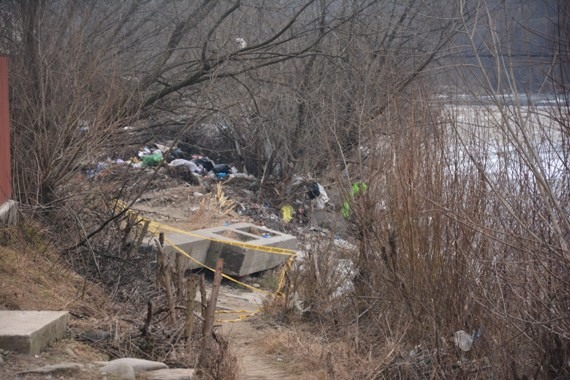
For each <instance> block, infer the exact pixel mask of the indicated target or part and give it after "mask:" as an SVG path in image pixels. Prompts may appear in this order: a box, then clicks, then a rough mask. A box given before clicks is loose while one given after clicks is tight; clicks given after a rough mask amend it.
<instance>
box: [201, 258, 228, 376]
mask: <svg viewBox="0 0 570 380" xmlns="http://www.w3.org/2000/svg"><path fill="white" fill-rule="evenodd" d="M223 267H224V259H218V261H216V273H215V274H214V283H213V284H212V294H210V301H209V302H208V307H207V309H206V317H205V318H204V328H203V329H202V335H203V339H204V343H203V344H202V351H201V352H200V357H199V358H198V368H204V367H205V364H206V362H205V360H206V358H207V357H208V352H209V351H210V347H211V345H212V333H213V330H214V320H215V318H216V315H215V312H216V302H217V301H218V293H219V292H220V286H221V285H222V269H223Z"/></svg>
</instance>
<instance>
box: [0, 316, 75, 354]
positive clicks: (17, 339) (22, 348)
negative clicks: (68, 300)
mask: <svg viewBox="0 0 570 380" xmlns="http://www.w3.org/2000/svg"><path fill="white" fill-rule="evenodd" d="M68 323H69V313H68V312H67V311H21V310H0V348H2V349H4V350H9V351H16V352H20V353H24V354H30V355H37V354H39V353H40V351H41V350H42V349H43V348H44V347H46V346H47V345H49V344H50V343H52V342H54V341H56V340H57V339H60V338H62V337H63V336H64V335H65V329H66V327H67V324H68Z"/></svg>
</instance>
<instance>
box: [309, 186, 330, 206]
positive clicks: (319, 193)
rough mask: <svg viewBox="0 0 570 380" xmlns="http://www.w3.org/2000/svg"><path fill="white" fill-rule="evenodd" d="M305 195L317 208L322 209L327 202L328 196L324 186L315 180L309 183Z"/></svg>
mask: <svg viewBox="0 0 570 380" xmlns="http://www.w3.org/2000/svg"><path fill="white" fill-rule="evenodd" d="M307 197H308V198H309V199H310V200H311V201H312V202H314V205H315V208H316V209H317V210H322V209H324V208H325V206H326V204H327V203H329V196H328V195H327V192H326V191H325V188H324V187H323V186H322V185H321V184H320V183H317V182H313V183H311V185H310V187H309V191H308V192H307Z"/></svg>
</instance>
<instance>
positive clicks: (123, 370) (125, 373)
mask: <svg viewBox="0 0 570 380" xmlns="http://www.w3.org/2000/svg"><path fill="white" fill-rule="evenodd" d="M118 360H121V359H118ZM99 372H101V373H102V374H103V375H110V376H112V377H111V378H113V379H117V380H136V376H135V370H134V368H133V367H132V366H130V365H129V364H128V363H126V362H117V361H115V360H114V361H111V362H109V363H108V364H107V365H106V366H104V367H103V368H101V369H100V370H99Z"/></svg>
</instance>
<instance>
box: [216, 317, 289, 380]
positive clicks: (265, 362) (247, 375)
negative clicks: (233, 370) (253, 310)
mask: <svg viewBox="0 0 570 380" xmlns="http://www.w3.org/2000/svg"><path fill="white" fill-rule="evenodd" d="M222 328H223V331H224V332H225V333H226V335H227V336H228V337H229V339H230V346H231V347H232V349H233V350H232V352H233V353H234V355H236V357H237V359H238V363H239V367H240V379H243V380H265V379H267V380H269V379H286V380H293V379H299V377H297V376H291V375H290V374H288V373H287V371H286V368H285V366H284V365H283V364H282V363H281V362H279V358H276V357H275V356H273V355H268V354H266V353H265V352H264V350H263V347H264V344H263V340H264V338H265V335H266V334H265V333H264V332H263V330H261V331H260V330H259V329H257V328H256V327H255V326H254V325H253V324H252V323H251V322H250V321H248V320H246V321H243V322H237V323H227V324H224V325H223V327H222Z"/></svg>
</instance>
